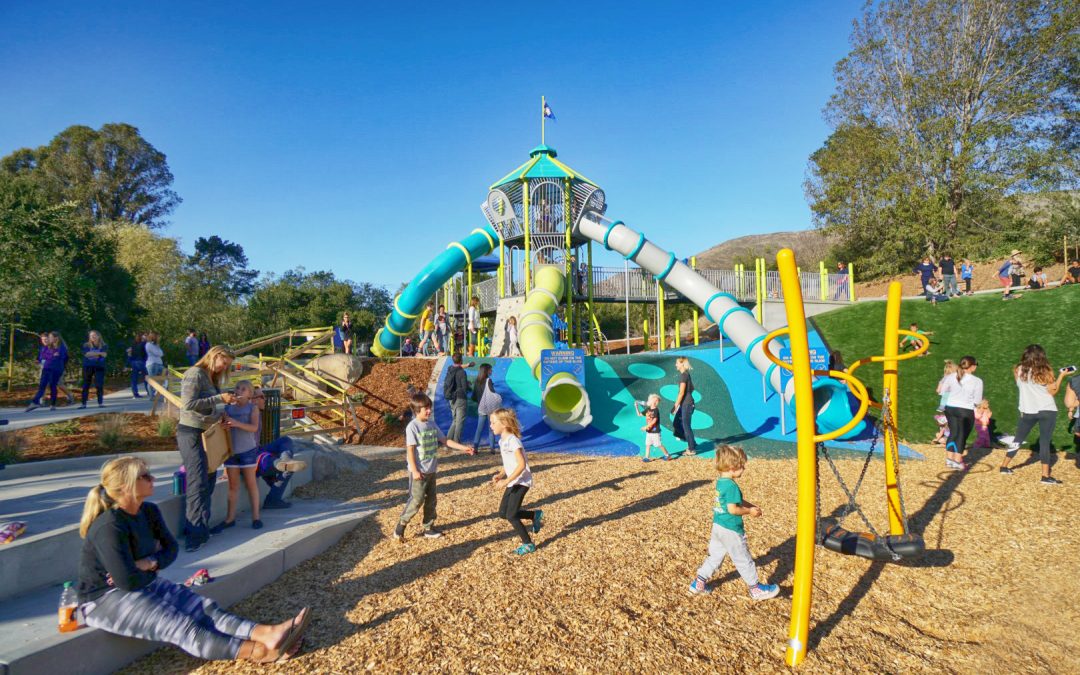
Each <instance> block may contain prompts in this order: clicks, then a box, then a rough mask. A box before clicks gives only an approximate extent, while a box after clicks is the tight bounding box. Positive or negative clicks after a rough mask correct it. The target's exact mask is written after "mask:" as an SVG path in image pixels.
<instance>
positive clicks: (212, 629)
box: [83, 577, 256, 660]
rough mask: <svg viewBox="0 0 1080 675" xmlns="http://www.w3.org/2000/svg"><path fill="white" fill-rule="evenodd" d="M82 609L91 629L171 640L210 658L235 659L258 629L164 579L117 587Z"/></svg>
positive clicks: (251, 622)
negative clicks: (136, 587)
mask: <svg viewBox="0 0 1080 675" xmlns="http://www.w3.org/2000/svg"><path fill="white" fill-rule="evenodd" d="M83 611H84V612H85V615H86V625H88V626H91V627H93V628H100V629H101V630H103V631H105V632H106V633H114V634H116V635H124V636H126V637H133V638H139V639H141V640H154V641H158V642H167V643H169V644H171V645H175V646H177V647H179V648H180V649H182V650H184V651H185V652H187V653H188V654H191V655H192V656H195V657H198V658H201V659H207V660H219V659H235V658H236V654H237V653H238V652H239V651H240V646H241V645H242V644H244V641H245V640H247V639H249V638H250V637H251V631H252V630H254V629H255V625H256V624H255V622H254V621H248V620H246V619H241V618H240V617H238V616H234V615H232V614H229V613H228V612H226V611H225V610H223V609H221V608H220V607H218V606H217V603H215V602H214V601H213V600H211V599H209V598H204V597H202V596H201V595H198V594H196V593H194V592H192V591H191V590H190V589H188V588H187V587H185V586H180V585H178V584H174V583H173V582H171V581H167V580H165V579H162V578H161V577H158V578H157V579H154V580H153V581H152V582H150V585H149V586H146V587H145V588H141V589H139V590H137V591H122V590H120V589H113V590H111V591H109V592H108V593H106V594H105V595H103V596H101V597H100V598H98V599H97V600H96V601H92V602H88V603H86V604H84V605H83Z"/></svg>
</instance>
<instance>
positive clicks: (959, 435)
mask: <svg viewBox="0 0 1080 675" xmlns="http://www.w3.org/2000/svg"><path fill="white" fill-rule="evenodd" d="M945 419H947V420H948V421H949V442H948V443H947V444H946V445H945V451H946V452H955V453H958V454H961V455H962V454H964V448H965V447H967V439H968V436H970V435H971V430H972V429H973V428H975V411H974V410H970V409H968V408H955V407H953V406H951V405H947V406H945Z"/></svg>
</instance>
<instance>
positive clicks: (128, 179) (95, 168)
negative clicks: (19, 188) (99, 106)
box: [0, 124, 181, 228]
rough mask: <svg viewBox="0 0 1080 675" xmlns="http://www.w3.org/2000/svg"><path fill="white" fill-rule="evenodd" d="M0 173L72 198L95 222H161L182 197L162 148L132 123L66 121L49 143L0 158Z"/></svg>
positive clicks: (155, 224)
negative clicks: (94, 126) (71, 123)
mask: <svg viewBox="0 0 1080 675" xmlns="http://www.w3.org/2000/svg"><path fill="white" fill-rule="evenodd" d="M0 173H8V174H18V175H29V176H31V177H32V178H33V179H34V180H35V181H36V182H37V183H38V184H39V185H40V186H41V187H42V188H43V189H44V190H45V193H46V194H47V195H48V197H49V198H50V199H51V200H52V201H53V203H58V202H61V201H73V202H75V203H76V204H77V205H78V212H79V213H80V214H82V215H84V216H86V217H88V218H89V219H90V221H91V222H93V223H94V224H97V225H100V224H103V223H107V222H111V221H127V222H131V223H138V224H140V225H144V226H146V227H149V228H156V227H161V226H163V225H164V224H165V220H164V218H165V217H166V216H168V214H169V213H171V212H172V211H173V209H175V208H176V207H177V205H179V204H180V201H181V200H180V197H179V196H178V195H177V194H176V193H175V192H173V190H172V182H173V175H172V172H171V171H170V170H169V165H168V162H167V161H166V159H165V154H164V153H162V152H161V151H159V150H157V149H156V148H154V146H153V145H151V144H150V143H149V142H147V141H146V139H144V138H143V137H142V136H141V135H140V134H139V130H138V129H137V128H135V127H133V126H131V125H130V124H105V125H103V126H102V127H101V129H98V130H94V129H91V128H90V127H86V126H81V125H76V126H72V127H68V128H67V129H65V130H64V131H62V132H60V133H59V134H58V135H57V136H56V137H55V138H54V139H53V140H52V141H51V142H50V143H49V144H48V145H43V146H41V147H39V148H36V149H33V150H31V149H28V148H23V149H20V150H16V151H15V152H13V153H12V154H10V155H8V156H7V157H4V158H3V159H0Z"/></svg>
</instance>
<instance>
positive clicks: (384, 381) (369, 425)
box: [345, 358, 435, 447]
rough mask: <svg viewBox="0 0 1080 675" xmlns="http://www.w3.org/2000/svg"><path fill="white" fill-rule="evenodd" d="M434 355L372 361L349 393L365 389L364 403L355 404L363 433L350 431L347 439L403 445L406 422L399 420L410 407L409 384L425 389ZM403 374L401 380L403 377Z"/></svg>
mask: <svg viewBox="0 0 1080 675" xmlns="http://www.w3.org/2000/svg"><path fill="white" fill-rule="evenodd" d="M434 367H435V359H424V358H399V359H395V360H394V361H392V362H385V361H375V362H374V363H373V364H372V366H371V370H370V371H369V372H368V373H367V374H366V375H364V376H363V377H362V378H360V379H359V380H357V381H356V383H355V384H356V387H353V388H352V389H350V390H349V393H350V394H356V393H358V392H361V391H363V392H366V393H368V397H367V398H365V399H364V402H363V404H356V407H357V411H358V412H359V414H360V416H361V418H363V426H364V429H365V431H364V434H363V435H362V436H361V437H359V438H356V437H355V434H352V435H351V436H350V437H349V438H346V439H345V440H346V442H348V443H363V444H365V445H384V446H400V447H405V425H404V424H403V423H401V422H400V421H393V420H391V419H388V418H387V413H389V414H390V415H392V416H393V418H394V420H401V419H402V413H404V412H405V410H406V409H407V408H408V407H409V396H410V394H409V387H410V386H413V387H415V388H416V389H417V390H419V391H421V392H423V391H425V390H426V389H427V384H428V380H429V379H430V378H431V371H432V369H433V368H434ZM403 378H404V380H403Z"/></svg>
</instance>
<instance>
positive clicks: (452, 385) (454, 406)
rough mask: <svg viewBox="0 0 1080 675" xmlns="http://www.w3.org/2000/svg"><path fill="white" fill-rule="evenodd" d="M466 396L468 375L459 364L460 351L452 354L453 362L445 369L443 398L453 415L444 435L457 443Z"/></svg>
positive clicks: (467, 393)
mask: <svg viewBox="0 0 1080 675" xmlns="http://www.w3.org/2000/svg"><path fill="white" fill-rule="evenodd" d="M468 396H469V376H468V375H467V374H466V373H465V367H464V366H462V365H461V352H457V353H455V354H454V356H453V364H451V366H450V368H449V369H448V370H447V371H446V381H445V382H444V383H443V398H445V399H446V401H447V403H449V404H450V412H451V413H452V414H453V416H454V421H453V422H452V423H451V424H450V432H449V433H447V434H446V437H447V438H449V439H450V440H452V441H457V442H458V443H460V442H461V431H462V429H463V428H464V427H465V410H466V408H467V407H468V401H467V398H468Z"/></svg>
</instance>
